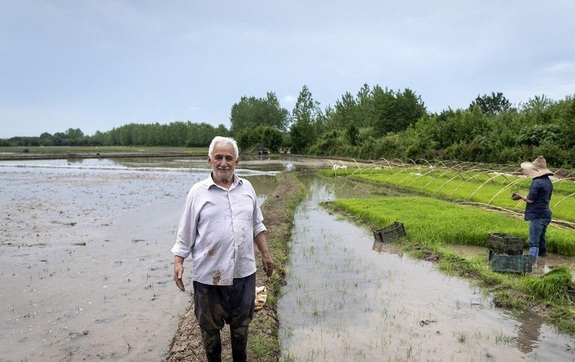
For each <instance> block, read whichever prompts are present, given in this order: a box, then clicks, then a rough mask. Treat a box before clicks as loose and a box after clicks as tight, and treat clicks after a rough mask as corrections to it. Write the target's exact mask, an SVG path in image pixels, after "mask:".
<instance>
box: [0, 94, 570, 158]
mask: <svg viewBox="0 0 575 362" xmlns="http://www.w3.org/2000/svg"><path fill="white" fill-rule="evenodd" d="M230 124H231V126H230V129H227V128H226V127H225V126H224V125H219V126H217V127H214V126H212V125H210V124H207V123H199V124H198V123H193V122H190V121H187V122H183V121H177V122H172V123H169V124H159V123H154V124H135V123H131V124H127V125H124V126H121V127H118V128H114V129H112V130H110V131H107V132H100V131H98V132H96V133H95V134H94V135H92V136H88V135H84V134H83V132H82V131H81V130H80V129H68V130H67V131H65V132H61V133H60V132H59V133H55V134H53V135H51V134H49V133H42V134H41V135H40V136H39V137H13V138H10V139H2V140H0V146H83V145H91V146H167V147H170V146H173V147H176V146H177V147H207V146H208V144H209V142H210V140H211V139H212V138H213V137H214V136H215V135H223V136H232V137H235V138H236V139H237V140H238V144H239V146H240V148H241V149H242V150H245V151H250V150H255V149H259V148H266V149H268V150H270V151H271V152H278V151H279V150H280V149H290V151H291V152H292V153H298V154H309V155H317V156H339V157H351V158H357V159H371V160H377V159H380V158H386V159H395V158H398V159H404V160H405V159H412V160H417V159H427V160H458V161H470V162H484V163H499V164H507V163H517V162H521V161H525V160H531V159H534V158H535V157H537V156H538V155H540V154H541V155H544V156H545V158H546V159H547V161H548V163H549V164H550V165H552V166H553V167H566V168H574V167H575V98H574V96H572V95H569V96H567V97H565V99H563V100H552V99H549V98H548V97H546V96H544V95H543V96H535V97H533V98H532V99H529V100H528V101H527V102H526V103H522V104H519V105H512V104H511V103H510V102H509V100H508V99H507V98H505V96H504V95H503V94H502V93H501V92H497V93H495V92H492V93H491V94H484V95H478V96H477V97H476V98H475V99H474V100H472V101H471V102H470V104H469V106H468V107H467V108H464V109H451V108H448V109H446V110H443V111H441V112H436V113H432V112H428V111H427V109H426V107H425V104H424V102H423V101H422V99H421V97H420V96H419V95H417V94H416V93H415V92H414V91H412V90H410V89H405V90H403V91H399V90H397V91H395V90H390V89H387V88H382V87H380V86H379V85H376V86H373V87H370V86H369V85H367V84H365V85H363V87H362V88H361V89H360V90H359V91H358V92H357V93H356V94H355V95H354V94H352V93H350V92H346V93H345V94H344V95H342V96H341V98H340V99H338V100H336V101H335V104H334V105H333V106H331V105H330V106H327V107H325V108H323V109H322V108H321V105H320V103H319V102H317V101H316V100H314V98H313V96H312V93H311V91H310V90H309V89H308V87H307V86H305V85H304V86H303V87H302V89H301V91H300V93H299V96H298V98H297V101H296V103H295V106H294V108H293V109H292V110H291V111H290V110H287V109H285V108H282V107H281V105H280V103H279V101H278V99H277V97H276V95H275V93H273V92H268V93H267V94H266V96H265V97H262V98H256V97H254V96H250V97H248V96H244V97H241V99H240V100H239V101H238V102H237V103H235V104H233V105H232V107H231V112H230Z"/></svg>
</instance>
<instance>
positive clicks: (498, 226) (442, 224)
mask: <svg viewBox="0 0 575 362" xmlns="http://www.w3.org/2000/svg"><path fill="white" fill-rule="evenodd" d="M331 204H332V205H334V206H335V207H337V208H339V209H341V210H343V211H346V212H349V213H352V214H354V215H355V216H358V217H360V218H361V219H362V220H365V221H366V222H368V223H369V224H371V225H374V226H375V227H378V228H381V227H384V226H387V225H389V224H391V223H393V222H394V221H401V222H402V223H403V224H404V226H405V229H406V234H407V237H408V239H409V240H410V241H412V242H416V243H420V244H422V245H425V246H431V245H433V244H437V245H446V244H458V245H477V246H487V241H488V236H489V234H490V233H506V234H509V235H513V236H516V237H522V238H525V239H527V233H528V224H527V223H526V222H525V221H523V220H520V219H518V218H514V217H511V216H506V215H502V214H499V213H495V212H491V211H487V210H483V209H479V208H476V207H470V206H466V205H459V204H454V203H450V202H447V201H443V200H438V199H434V198H429V197H418V196H406V197H385V198H369V199H365V198H363V199H338V200H335V201H333V202H332V203H331ZM573 235H574V232H573V231H569V230H562V229H559V228H555V227H553V226H550V227H549V228H548V231H547V237H548V248H549V250H551V251H554V252H557V253H559V254H562V255H567V256H573V255H575V238H574V237H573Z"/></svg>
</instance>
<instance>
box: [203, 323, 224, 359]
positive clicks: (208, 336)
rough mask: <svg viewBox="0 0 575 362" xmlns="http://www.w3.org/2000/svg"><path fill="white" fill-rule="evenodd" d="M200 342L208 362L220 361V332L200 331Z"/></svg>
mask: <svg viewBox="0 0 575 362" xmlns="http://www.w3.org/2000/svg"><path fill="white" fill-rule="evenodd" d="M202 342H203V343H204V350H205V351H206V358H207V359H208V362H221V361H222V341H221V338H220V331H217V330H216V331H205V330H203V329H202Z"/></svg>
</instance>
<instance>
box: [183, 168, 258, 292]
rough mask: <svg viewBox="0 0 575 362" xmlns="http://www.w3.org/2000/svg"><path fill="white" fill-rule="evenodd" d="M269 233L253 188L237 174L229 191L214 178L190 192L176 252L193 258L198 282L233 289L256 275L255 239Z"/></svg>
mask: <svg viewBox="0 0 575 362" xmlns="http://www.w3.org/2000/svg"><path fill="white" fill-rule="evenodd" d="M265 230H266V228H265V226H264V224H263V215H262V212H261V209H260V207H259V205H258V204H257V197H256V192H255V190H254V188H253V186H252V184H251V183H250V182H249V181H248V180H246V179H242V178H239V177H237V176H236V175H234V181H233V183H232V185H231V186H230V189H229V190H227V189H225V188H223V187H220V186H218V185H216V184H215V183H214V181H213V180H212V177H211V175H210V177H208V178H207V179H205V180H203V181H200V182H198V183H196V184H195V185H193V186H192V188H191V189H190V191H189V192H188V197H187V198H186V204H185V206H184V210H183V212H182V216H181V218H180V226H179V228H178V235H177V238H176V243H175V244H174V246H173V247H172V253H173V254H174V255H178V256H181V257H182V258H187V257H188V256H189V255H190V254H191V255H192V266H193V270H192V278H193V280H195V281H197V282H200V283H202V284H209V285H232V284H233V279H234V278H243V277H247V276H249V275H251V274H253V273H255V271H256V261H255V255H254V237H255V236H256V235H258V234H259V233H261V232H263V231H265Z"/></svg>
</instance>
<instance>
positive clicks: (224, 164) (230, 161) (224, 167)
mask: <svg viewBox="0 0 575 362" xmlns="http://www.w3.org/2000/svg"><path fill="white" fill-rule="evenodd" d="M208 164H209V165H210V166H211V168H212V177H213V179H214V182H215V183H216V184H223V185H229V184H230V183H231V182H232V181H233V174H234V170H235V169H236V165H237V164H238V159H237V158H236V156H235V153H234V146H232V145H231V144H222V143H217V144H215V145H214V150H213V152H212V154H211V155H210V156H208Z"/></svg>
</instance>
